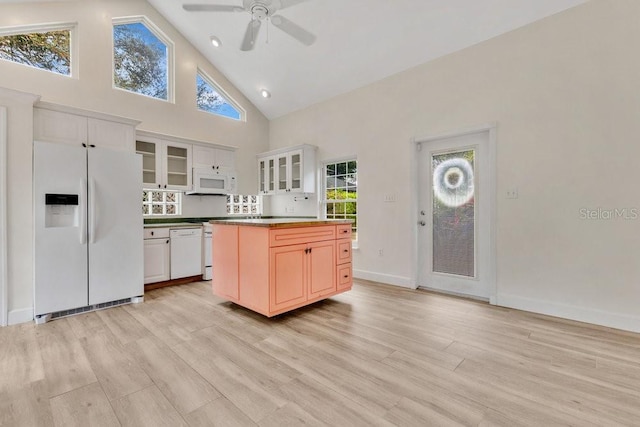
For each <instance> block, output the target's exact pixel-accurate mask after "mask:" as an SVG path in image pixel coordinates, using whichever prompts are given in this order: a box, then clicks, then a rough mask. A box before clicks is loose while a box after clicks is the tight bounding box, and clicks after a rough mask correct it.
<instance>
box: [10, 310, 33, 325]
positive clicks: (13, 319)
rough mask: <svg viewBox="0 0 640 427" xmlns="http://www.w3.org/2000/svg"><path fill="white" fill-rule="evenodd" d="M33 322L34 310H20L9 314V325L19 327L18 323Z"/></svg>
mask: <svg viewBox="0 0 640 427" xmlns="http://www.w3.org/2000/svg"><path fill="white" fill-rule="evenodd" d="M32 321H33V308H32V307H29V308H21V309H20V310H11V311H10V312H9V321H8V322H7V323H8V324H9V325H17V324H18V323H26V322H32Z"/></svg>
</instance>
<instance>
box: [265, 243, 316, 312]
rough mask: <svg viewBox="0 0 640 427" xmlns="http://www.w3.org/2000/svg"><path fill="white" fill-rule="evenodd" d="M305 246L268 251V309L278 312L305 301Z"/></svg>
mask: <svg viewBox="0 0 640 427" xmlns="http://www.w3.org/2000/svg"><path fill="white" fill-rule="evenodd" d="M308 247H309V245H307V244H301V245H291V246H280V247H276V248H271V249H270V256H269V258H270V259H269V261H270V262H269V263H270V273H269V274H270V277H269V285H270V286H269V289H270V295H269V309H270V311H271V312H275V311H280V310H283V309H286V308H289V307H293V306H296V305H299V304H302V303H304V302H305V301H306V300H307V270H308V267H307V264H308V252H309V251H308Z"/></svg>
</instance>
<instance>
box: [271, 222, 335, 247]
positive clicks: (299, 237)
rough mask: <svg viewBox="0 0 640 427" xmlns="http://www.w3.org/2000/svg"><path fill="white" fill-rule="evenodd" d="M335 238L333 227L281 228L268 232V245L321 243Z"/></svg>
mask: <svg viewBox="0 0 640 427" xmlns="http://www.w3.org/2000/svg"><path fill="white" fill-rule="evenodd" d="M335 238H336V227H335V226H333V225H323V226H319V227H303V228H283V229H277V230H270V231H269V244H270V246H271V247H275V246H286V245H297V244H300V243H311V242H322V241H324V240H334V239H335Z"/></svg>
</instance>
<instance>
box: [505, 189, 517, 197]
mask: <svg viewBox="0 0 640 427" xmlns="http://www.w3.org/2000/svg"><path fill="white" fill-rule="evenodd" d="M517 198H518V189H517V188H510V189H508V190H507V199H517Z"/></svg>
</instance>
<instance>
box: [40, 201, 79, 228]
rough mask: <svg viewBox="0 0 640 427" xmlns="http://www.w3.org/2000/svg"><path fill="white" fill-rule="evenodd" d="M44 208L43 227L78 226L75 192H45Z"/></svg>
mask: <svg viewBox="0 0 640 427" xmlns="http://www.w3.org/2000/svg"><path fill="white" fill-rule="evenodd" d="M45 209H46V212H45V216H44V218H45V219H44V226H45V227H47V228H49V227H77V226H78V223H79V221H78V219H79V218H78V215H79V214H78V212H79V210H78V195H77V194H45Z"/></svg>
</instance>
